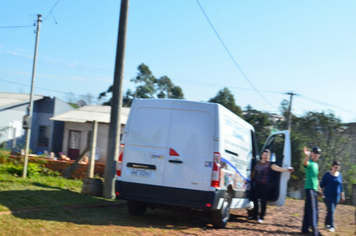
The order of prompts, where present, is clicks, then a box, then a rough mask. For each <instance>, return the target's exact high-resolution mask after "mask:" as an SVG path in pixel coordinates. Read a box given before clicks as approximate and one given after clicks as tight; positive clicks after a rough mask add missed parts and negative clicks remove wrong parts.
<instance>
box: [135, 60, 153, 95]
mask: <svg viewBox="0 0 356 236" xmlns="http://www.w3.org/2000/svg"><path fill="white" fill-rule="evenodd" d="M137 70H138V73H137V75H136V77H135V78H133V79H131V82H134V83H138V84H140V85H139V86H138V87H137V88H136V91H135V96H136V97H137V98H153V95H154V94H155V92H156V86H155V84H156V83H157V79H156V78H155V77H154V76H153V74H152V72H151V70H150V69H149V68H148V66H147V65H145V64H143V63H141V64H140V65H139V66H138V67H137Z"/></svg>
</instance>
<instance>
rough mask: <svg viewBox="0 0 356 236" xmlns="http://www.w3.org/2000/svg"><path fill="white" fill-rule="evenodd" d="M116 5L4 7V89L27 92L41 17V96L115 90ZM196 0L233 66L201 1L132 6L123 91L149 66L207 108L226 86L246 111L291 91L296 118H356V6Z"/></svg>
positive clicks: (90, 0) (140, 0)
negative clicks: (318, 114) (315, 113)
mask: <svg viewBox="0 0 356 236" xmlns="http://www.w3.org/2000/svg"><path fill="white" fill-rule="evenodd" d="M120 2H121V1H119V0H106V1H97V0H95V1H94V0H76V1H70V0H59V1H58V0H26V1H24V0H11V1H0V92H12V93H20V92H21V93H29V92H30V84H31V74H32V66H33V55H34V48H35V37H36V34H35V33H34V30H35V27H34V26H31V25H33V23H34V22H35V21H36V20H37V14H41V15H42V18H43V22H42V24H41V29H40V37H39V45H38V56H37V69H36V81H35V91H34V92H35V94H40V95H47V96H56V97H59V98H61V99H62V100H64V101H66V100H67V99H68V96H67V95H66V93H68V92H71V93H74V94H76V95H84V94H88V93H90V94H92V95H94V96H98V95H99V93H100V92H103V91H105V90H106V89H107V88H108V87H109V86H110V85H111V84H112V83H113V71H114V63H115V53H116V43H117V33H118V20H119V12H120ZM199 3H200V5H201V7H202V8H203V9H204V11H205V13H206V15H207V17H208V18H209V20H210V22H211V23H212V25H213V26H214V28H215V30H216V32H217V33H218V35H219V37H220V39H221V40H222V41H223V43H224V44H225V46H226V49H227V50H228V52H229V53H230V55H231V56H232V58H233V59H234V60H235V62H236V63H235V62H234V60H233V59H232V58H231V57H230V55H229V53H228V52H227V51H226V49H225V47H224V46H223V44H222V43H221V41H220V40H219V38H218V36H217V35H216V33H215V32H214V30H213V28H212V27H211V25H210V24H209V21H208V20H207V18H206V17H205V15H204V14H203V11H202V10H201V8H200V7H199V4H198V2H197V0H131V1H130V5H129V19H128V28H127V30H128V31H127V43H126V56H125V75H124V88H123V89H124V91H126V89H128V88H130V89H134V88H135V86H136V85H135V84H134V83H132V82H130V79H131V78H133V77H134V76H135V75H136V73H137V66H138V65H139V64H140V63H145V64H146V65H148V66H149V68H150V69H151V71H152V72H153V74H154V75H155V76H156V77H161V76H163V75H166V76H168V77H169V78H170V79H171V80H172V82H173V83H174V84H175V85H178V86H180V87H182V89H183V92H184V95H185V98H186V99H187V100H193V101H208V100H209V99H210V98H212V97H214V96H215V95H216V94H217V92H218V91H219V90H220V89H222V88H223V87H228V88H229V89H230V90H231V92H232V93H233V95H234V97H235V100H236V104H237V105H239V106H241V107H242V108H245V107H246V106H247V105H248V104H250V105H251V106H252V107H253V108H255V109H258V110H261V111H269V112H278V107H279V105H280V103H281V101H282V100H283V99H289V96H288V95H286V94H285V93H287V92H291V91H292V92H294V93H297V94H299V95H300V96H294V97H293V108H295V110H294V111H293V112H294V114H296V115H297V116H300V115H303V114H304V113H305V112H307V111H318V112H320V111H326V112H328V111H329V110H332V111H333V112H334V114H335V115H336V116H337V117H339V118H341V119H342V121H344V122H355V121H356V105H355V103H354V102H356V92H355V88H356V14H355V12H356V1H354V0H344V1H331V0H315V1H307V0H301V1H285V0H283V1H282V0H280V1H277V0H274V1H264V0H255V1H242V0H221V1H213V0H199ZM12 26H30V27H16V28H10V27H12ZM238 67H239V68H240V69H241V70H240V69H239V68H238ZM241 71H242V72H243V73H244V74H243V73H241ZM244 75H245V76H244ZM247 80H249V81H250V82H251V83H252V84H253V86H254V87H255V88H256V89H257V90H258V92H259V93H260V94H261V95H262V96H263V97H261V96H260V95H259V93H258V92H256V91H255V90H254V88H253V87H252V86H251V84H250V83H249V82H248V81H247ZM266 100H267V101H266Z"/></svg>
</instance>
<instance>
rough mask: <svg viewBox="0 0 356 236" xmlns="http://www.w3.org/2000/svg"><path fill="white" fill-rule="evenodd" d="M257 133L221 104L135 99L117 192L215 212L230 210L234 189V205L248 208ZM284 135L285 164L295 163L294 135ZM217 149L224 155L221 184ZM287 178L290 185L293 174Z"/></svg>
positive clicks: (147, 201)
mask: <svg viewBox="0 0 356 236" xmlns="http://www.w3.org/2000/svg"><path fill="white" fill-rule="evenodd" d="M253 133H254V128H253V126H252V125H250V124H249V123H247V122H246V121H244V120H243V119H241V118H240V117H238V116H236V115H235V114H234V113H232V112H231V111H229V110H228V109H226V108H225V107H223V106H221V105H219V104H215V103H202V102H191V101H185V100H174V99H135V100H134V101H133V103H132V106H131V111H130V114H129V117H128V121H127V124H126V127H125V129H124V135H123V137H122V144H124V145H125V147H124V152H123V158H122V162H121V163H120V166H121V167H122V169H121V176H118V177H117V182H116V189H117V191H116V192H117V195H118V197H120V198H122V199H126V200H129V201H135V202H144V203H145V204H150V203H152V204H163V205H170V206H181V207H188V208H195V209H203V210H211V211H215V210H216V209H221V208H224V204H227V203H226V199H225V200H224V198H225V195H226V193H229V194H228V195H230V197H231V201H230V202H229V204H230V208H244V207H246V206H247V205H248V203H249V199H248V197H249V191H250V184H251V179H250V176H251V170H252V163H253V161H252V160H254V158H256V157H257V156H258V153H257V152H258V151H257V150H256V148H257V146H256V141H255V140H254V135H253ZM283 134H285V135H286V137H288V140H286V143H287V144H285V148H284V150H285V163H283V165H287V166H290V139H289V134H288V131H286V132H284V133H283ZM214 153H215V154H216V155H220V157H221V161H220V172H219V175H218V177H219V180H220V181H219V185H218V186H216V187H213V186H212V174H213V166H214ZM288 159H289V162H288ZM283 167H284V166H283ZM284 174H286V175H284ZM282 177H283V181H285V183H286V182H287V181H288V179H289V173H283V174H282ZM281 179H282V178H281ZM281 183H282V182H281ZM280 186H281V187H283V186H285V190H282V191H281V193H282V194H280V199H278V200H277V201H276V204H277V205H278V204H281V203H282V202H283V203H284V199H285V193H286V185H284V182H283V184H281V185H280Z"/></svg>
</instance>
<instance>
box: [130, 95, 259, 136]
mask: <svg viewBox="0 0 356 236" xmlns="http://www.w3.org/2000/svg"><path fill="white" fill-rule="evenodd" d="M135 103H139V104H140V105H142V103H144V104H145V105H149V106H152V107H162V106H167V105H168V104H171V106H173V104H174V103H189V104H191V105H193V106H194V105H196V106H202V105H203V106H218V107H220V109H224V110H225V112H227V113H230V114H233V115H235V116H236V117H238V119H240V121H242V122H243V123H245V124H246V126H247V127H249V128H250V129H251V130H253V131H255V129H254V127H253V126H252V125H251V124H250V123H248V122H247V121H245V120H244V119H242V118H241V117H239V116H237V115H236V114H235V113H233V112H232V111H230V110H229V109H227V108H226V107H224V106H223V105H221V104H218V103H213V102H196V101H188V100H182V99H157V98H146V99H145V98H144V99H142V98H136V99H134V101H133V103H132V106H133V105H134V104H135Z"/></svg>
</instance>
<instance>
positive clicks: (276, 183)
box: [260, 130, 292, 206]
mask: <svg viewBox="0 0 356 236" xmlns="http://www.w3.org/2000/svg"><path fill="white" fill-rule="evenodd" d="M264 149H269V150H270V151H271V162H272V163H274V164H276V165H278V166H280V167H283V168H288V167H290V166H291V163H292V160H291V142H290V135H289V131H288V130H284V131H279V132H276V133H273V134H271V135H270V136H269V137H268V138H267V141H266V143H265V144H264V145H263V148H262V149H261V152H260V155H262V152H263V150H264ZM289 178H290V173H289V172H283V173H280V172H276V171H273V170H272V174H271V183H270V184H271V186H270V187H271V188H270V193H269V196H268V205H272V206H283V205H284V202H285V199H286V195H287V187H288V180H289Z"/></svg>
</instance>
